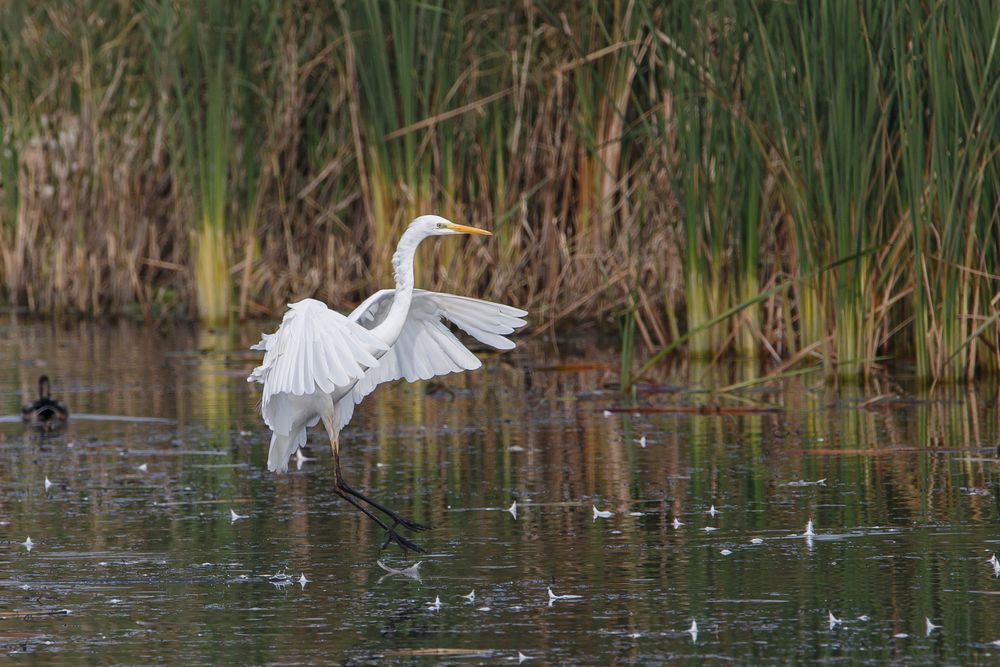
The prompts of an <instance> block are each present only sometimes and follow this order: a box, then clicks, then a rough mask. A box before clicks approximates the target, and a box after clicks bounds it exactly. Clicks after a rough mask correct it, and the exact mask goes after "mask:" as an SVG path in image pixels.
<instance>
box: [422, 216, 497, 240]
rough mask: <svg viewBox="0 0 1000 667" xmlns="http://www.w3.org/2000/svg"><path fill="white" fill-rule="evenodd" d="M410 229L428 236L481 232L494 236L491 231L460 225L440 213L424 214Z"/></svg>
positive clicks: (484, 234)
mask: <svg viewBox="0 0 1000 667" xmlns="http://www.w3.org/2000/svg"><path fill="white" fill-rule="evenodd" d="M410 229H414V230H417V231H420V232H423V234H425V235H427V236H445V235H447V234H481V235H483V236H492V233H491V232H488V231H486V230H485V229H479V228H478V227H466V226H465V225H458V224H455V223H454V222H452V221H451V220H447V219H445V218H442V217H441V216H440V215H422V216H420V217H419V218H416V219H415V220H414V221H413V222H411V223H410Z"/></svg>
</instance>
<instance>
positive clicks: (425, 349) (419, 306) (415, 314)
mask: <svg viewBox="0 0 1000 667" xmlns="http://www.w3.org/2000/svg"><path fill="white" fill-rule="evenodd" d="M394 294H395V293H394V291H393V290H381V291H379V292H376V293H375V294H373V295H372V296H370V297H369V298H368V299H366V300H365V301H364V302H363V303H362V304H361V305H360V306H358V307H357V308H356V309H355V310H354V312H352V313H351V314H350V315H349V316H348V319H350V320H351V321H352V322H357V323H359V324H360V325H362V326H363V327H365V328H366V329H373V328H374V327H376V326H378V325H379V324H380V323H381V322H382V321H383V320H384V319H385V317H386V315H387V314H388V312H389V308H390V307H391V306H392V301H393V297H394ZM527 314H528V313H527V312H525V311H523V310H521V309H519V308H514V307H512V306H506V305H504V304H500V303H493V302H492V301H483V300H482V299H473V298H471V297H466V296H458V295H455V294H444V293H442V292H428V291H426V290H420V289H415V290H413V300H412V301H411V303H410V311H409V313H407V316H406V322H405V324H404V325H403V329H402V331H401V332H400V334H399V338H398V339H397V340H396V343H395V344H394V345H393V346H392V347H390V348H389V351H388V352H386V353H385V354H384V355H383V356H382V357H380V358H379V365H378V367H377V368H371V369H369V370H368V371H367V372H366V373H365V375H364V377H363V378H361V379H360V380H359V381H358V383H357V384H356V385H354V389H353V390H352V391H351V395H350V396H349V397H345V398H344V399H343V400H342V402H341V404H342V405H343V404H345V403H347V402H348V401H349V400H351V399H353V403H355V404H357V403H360V402H361V399H363V398H364V397H365V396H367V395H368V394H370V393H371V392H372V391H373V390H374V389H375V387H377V386H378V385H380V384H382V383H383V382H390V381H392V380H398V379H400V378H405V379H406V380H407V381H410V382H413V381H415V380H429V379H430V378H432V377H434V376H436V375H444V374H446V373H458V372H461V371H464V370H474V369H476V368H479V367H480V366H481V365H482V362H481V361H479V359H478V358H477V357H476V355H474V354H472V352H470V351H469V349H468V348H466V347H465V345H463V344H462V342H461V341H460V340H458V338H456V337H455V334H453V333H452V332H451V330H450V329H449V328H448V327H447V326H446V325H445V323H444V320H448V321H450V322H452V323H454V324H455V326H457V327H458V328H459V329H461V330H462V331H464V332H465V333H467V334H469V335H470V336H472V337H473V338H475V339H476V340H478V341H479V342H481V343H485V344H486V345H489V346H491V347H494V348H497V349H499V350H509V349H511V348H513V347H514V343H513V342H512V341H510V340H509V339H507V338H504V336H505V335H508V334H511V333H513V332H514V330H515V329H518V328H520V327H522V326H524V325H525V324H526V322H525V321H524V320H523V319H522V318H523V317H524V316H525V315H527ZM350 407H351V408H353V406H350ZM345 408H347V406H346V405H343V407H341V408H340V409H339V410H338V412H339V413H340V414H342V415H345V416H346V420H342V421H343V422H344V423H345V424H346V421H347V420H349V419H350V412H352V411H353V410H348V409H345Z"/></svg>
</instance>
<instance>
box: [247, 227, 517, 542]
mask: <svg viewBox="0 0 1000 667" xmlns="http://www.w3.org/2000/svg"><path fill="white" fill-rule="evenodd" d="M450 234H485V235H488V234H489V232H485V231H484V230H480V229H476V228H473V227H465V226H463V225H456V224H454V223H452V222H450V221H448V220H445V219H444V218H441V217H438V216H421V217H419V218H417V219H416V220H414V221H413V222H412V223H411V224H410V226H409V227H408V228H407V230H406V232H405V233H404V234H403V237H402V238H401V239H400V242H399V246H398V247H397V249H396V253H395V254H394V255H393V259H392V263H393V267H394V269H395V279H396V288H395V289H393V290H381V291H379V292H376V293H375V294H373V295H372V296H371V297H369V298H368V299H366V300H365V301H364V302H363V303H362V304H361V305H359V306H358V307H357V308H356V309H355V310H354V311H353V312H352V313H351V314H350V315H349V316H346V317H345V316H344V315H341V314H340V313H338V312H336V311H334V310H331V309H329V308H328V307H327V306H326V305H325V304H323V303H322V302H320V301H317V300H315V299H304V300H302V301H299V302H297V303H293V304H290V305H289V310H288V312H287V313H285V316H284V319H283V320H282V322H281V326H279V327H278V330H277V331H276V332H274V333H273V334H270V335H268V334H264V336H263V337H262V339H261V341H260V343H258V344H257V345H255V346H254V347H253V348H252V349H255V350H262V351H263V352H264V360H263V362H262V363H261V365H260V366H258V367H257V368H256V369H254V371H253V372H252V373H251V374H250V377H248V378H247V380H248V381H249V382H259V383H261V384H263V385H264V388H263V393H262V397H261V414H262V415H263V417H264V422H265V423H266V424H267V425H268V427H270V429H271V431H272V434H271V447H270V450H269V452H268V469H269V470H272V471H285V470H287V468H288V459H289V458H290V457H291V456H293V455H294V454H295V452H296V451H297V450H298V448H299V447H301V446H302V445H304V444H305V441H306V429H307V428H309V427H311V426H315V425H316V424H317V423H318V422H319V421H320V420H322V421H323V422H324V426H325V427H326V430H327V432H328V435H329V436H330V443H331V447H332V449H333V455H334V464H335V471H336V479H337V492H338V493H339V494H340V495H341V496H342V497H344V498H345V499H346V500H348V501H349V502H351V503H352V504H354V505H355V506H356V507H358V508H359V509H361V510H362V511H363V512H365V514H367V515H368V516H369V517H370V518H372V519H374V520H375V521H376V522H377V523H379V525H381V526H382V527H383V528H386V530H387V532H388V534H389V536H388V539H389V541H394V542H396V543H397V544H400V545H401V546H403V547H404V548H413V549H417V548H418V547H416V545H414V544H412V543H411V542H409V541H408V540H406V539H405V538H401V537H400V536H399V535H398V534H396V532H395V530H394V526H393V527H389V526H387V525H386V524H384V523H382V521H380V520H379V519H378V518H377V517H376V516H375V515H374V514H372V513H371V512H370V511H369V510H368V508H366V507H364V506H362V505H360V504H358V503H357V501H356V500H355V499H360V500H363V501H364V502H366V503H368V504H369V505H371V506H373V507H375V508H376V509H378V510H380V511H382V512H383V513H385V514H387V515H388V516H390V517H391V518H392V519H394V521H395V522H396V523H401V524H403V525H404V526H406V527H408V528H413V529H422V528H424V527H423V526H420V525H419V524H415V523H413V522H411V521H407V520H405V519H402V517H399V516H398V515H397V514H395V513H394V512H392V511H391V510H388V509H386V508H384V507H382V506H381V505H379V504H378V503H376V502H374V501H372V500H370V499H368V498H365V497H364V496H362V495H361V494H360V493H358V492H356V491H354V490H353V489H351V488H350V487H349V486H347V484H346V483H344V482H343V479H342V477H341V475H340V459H339V434H340V431H341V429H343V428H344V427H345V426H346V425H347V423H348V422H349V421H350V420H351V416H352V415H353V413H354V406H355V405H356V404H358V403H360V402H361V401H362V400H363V399H364V398H365V396H367V395H368V394H370V393H371V392H372V391H374V389H375V388H376V387H377V386H378V385H380V384H382V383H384V382H391V381H393V380H399V379H405V380H407V381H408V382H413V381H416V380H428V379H430V378H432V377H435V376H438V375H444V374H446V373H457V372H461V371H464V370H474V369H476V368H479V367H480V366H481V365H482V363H481V362H480V361H479V359H478V358H477V357H476V356H475V355H474V354H472V352H470V351H469V349H468V348H466V347H465V345H464V344H462V342H461V341H460V340H459V339H458V338H457V337H456V336H455V334H454V333H452V331H451V330H450V329H449V328H448V326H447V323H448V322H450V323H452V324H454V325H455V326H456V327H458V328H459V329H460V330H462V331H464V332H465V333H467V334H469V335H470V336H472V337H473V338H475V339H476V340H478V341H480V342H481V343H483V344H486V345H489V346H491V347H494V348H496V349H499V350H509V349H512V348H513V347H514V343H513V342H512V341H510V340H509V339H507V338H505V336H507V335H509V334H511V333H513V332H514V331H515V330H516V329H518V328H520V327H522V326H524V325H525V320H524V319H522V318H523V317H524V316H525V315H527V313H526V312H525V311H523V310H520V309H518V308H514V307H512V306H506V305H503V304H499V303H493V302H490V301H483V300H481V299H474V298H471V297H466V296H458V295H455V294H445V293H440V292H428V291H425V290H418V289H414V287H413V255H414V253H415V251H416V248H417V245H419V243H420V242H421V241H422V240H423V239H424V238H427V237H428V236H435V235H450ZM345 494H346V495H345Z"/></svg>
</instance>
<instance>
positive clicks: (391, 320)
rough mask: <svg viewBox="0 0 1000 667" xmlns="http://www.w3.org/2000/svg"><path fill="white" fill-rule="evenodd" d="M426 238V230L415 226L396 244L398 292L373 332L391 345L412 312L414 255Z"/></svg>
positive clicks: (394, 274)
mask: <svg viewBox="0 0 1000 667" xmlns="http://www.w3.org/2000/svg"><path fill="white" fill-rule="evenodd" d="M425 238H427V234H426V233H425V232H422V231H418V230H416V229H413V228H409V229H407V230H406V232H404V233H403V236H402V238H400V239H399V245H397V246H396V252H395V253H394V254H393V256H392V270H393V276H394V277H395V279H396V294H395V296H394V298H393V300H392V307H391V308H389V314H388V315H387V316H386V318H385V320H383V321H382V323H381V324H379V325H378V326H377V327H375V328H374V329H372V333H373V334H375V335H376V336H378V337H379V338H380V339H381V340H382V341H383V342H385V344H386V345H389V346H390V347H391V346H392V345H393V344H394V343H395V342H396V339H397V338H399V334H400V332H401V331H402V330H403V325H404V324H406V316H407V314H408V313H409V312H410V302H411V301H412V300H413V255H414V254H415V253H416V252H417V246H418V245H420V242H421V241H423V240H424V239H425Z"/></svg>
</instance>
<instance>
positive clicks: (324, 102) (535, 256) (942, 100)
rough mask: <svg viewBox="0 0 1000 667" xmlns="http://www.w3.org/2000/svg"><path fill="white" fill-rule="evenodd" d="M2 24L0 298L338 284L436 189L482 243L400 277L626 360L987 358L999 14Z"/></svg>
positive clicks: (221, 304) (106, 300)
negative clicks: (527, 316) (601, 342)
mask: <svg viewBox="0 0 1000 667" xmlns="http://www.w3.org/2000/svg"><path fill="white" fill-rule="evenodd" d="M0 41H2V43H0V47H2V48H0V58H2V60H3V62H2V67H0V122H2V123H3V132H2V135H0V144H2V146H0V148H2V152H0V179H2V181H0V198H2V199H3V202H2V205H0V216H2V218H0V249H2V250H0V280H2V281H3V282H4V284H5V286H6V292H7V294H8V299H9V301H10V303H11V304H12V305H14V306H17V307H25V308H27V309H28V310H31V311H36V312H58V311H68V312H78V313H101V312H129V311H135V312H137V313H140V314H142V315H143V316H145V317H147V318H150V319H154V318H157V317H170V316H176V315H187V316H197V317H200V318H203V319H207V320H217V319H220V318H222V319H224V318H225V317H227V316H228V315H230V314H231V313H233V312H238V313H239V314H240V316H241V317H250V316H259V315H274V314H276V313H278V312H280V310H281V308H282V307H283V304H284V303H286V302H287V300H289V299H292V298H297V297H301V296H307V295H313V296H317V297H319V298H323V299H326V300H328V301H330V302H331V303H332V304H333V305H335V306H338V307H347V306H349V305H350V304H352V303H354V302H356V301H357V300H358V299H359V298H361V297H362V296H363V295H364V293H365V292H366V291H367V290H369V289H372V288H375V287H377V286H380V285H381V284H384V283H385V281H386V279H387V278H388V258H389V256H390V255H391V252H392V249H393V247H394V245H395V241H396V238H397V237H398V235H399V233H400V231H401V229H402V228H403V226H404V225H405V224H406V222H407V221H408V220H409V219H410V218H411V217H413V216H414V215H416V214H419V213H424V212H428V211H436V212H441V213H443V214H445V215H448V216H451V217H453V218H454V219H457V220H461V221H463V222H467V223H471V224H479V225H483V226H487V227H490V228H492V229H493V230H494V231H495V232H496V236H495V238H494V239H492V240H491V242H489V243H483V242H481V241H480V242H476V241H475V240H473V241H467V242H459V241H456V240H446V241H443V242H440V243H436V244H428V247H427V248H426V249H424V250H423V251H422V254H421V256H420V258H419V272H420V273H419V280H420V282H421V284H422V285H426V286H427V287H429V288H432V289H450V290H454V291H460V292H475V293H478V294H484V295H487V296H490V297H493V298H503V299H505V300H511V301H515V302H517V303H520V304H522V305H525V306H527V307H528V308H529V309H530V310H531V311H532V313H533V318H534V320H535V321H536V322H537V323H539V324H545V323H549V322H560V321H566V320H575V321H596V322H599V323H607V324H612V323H614V322H618V323H619V324H620V326H621V334H622V339H623V341H624V344H623V352H624V354H623V361H624V363H623V369H622V374H623V377H624V378H626V379H634V377H635V376H634V374H633V371H634V370H635V368H634V366H635V365H637V364H639V363H642V362H643V361H644V360H648V359H651V358H657V359H658V358H661V357H666V356H668V355H667V354H666V353H665V352H664V353H663V354H658V353H659V352H661V351H666V350H672V349H674V348H675V347H676V344H677V343H678V342H680V341H683V342H684V343H685V345H686V348H685V349H686V352H687V353H688V354H690V355H694V356H700V357H704V358H706V359H708V360H709V361H711V360H713V359H718V358H719V357H720V356H721V355H724V354H727V353H735V354H738V355H743V356H750V357H752V356H754V355H762V356H764V357H766V358H769V359H771V360H773V361H774V362H775V363H781V364H787V363H789V362H792V363H794V362H808V363H810V364H814V363H822V364H824V365H825V368H826V369H827V372H828V374H829V375H830V376H831V377H834V376H836V377H839V378H841V379H845V380H846V379H850V378H867V377H870V376H871V374H872V373H873V372H874V371H876V370H877V369H879V368H880V367H881V362H880V361H879V359H881V358H884V357H886V356H891V357H894V358H895V359H899V360H903V361H912V363H913V364H914V367H915V369H916V372H917V373H918V374H919V375H921V376H922V377H925V378H928V379H939V380H957V379H962V378H965V379H968V378H972V377H974V376H975V375H976V374H978V373H982V372H986V371H990V372H992V371H996V370H998V369H1000V324H998V321H1000V318H998V317H997V315H996V313H997V312H998V308H1000V305H998V303H997V302H996V298H995V294H996V286H997V273H996V270H995V265H996V263H997V260H998V257H997V255H998V250H1000V248H998V240H1000V230H998V222H1000V221H998V217H1000V204H998V199H1000V197H998V194H997V193H998V192H1000V167H998V155H997V153H998V146H1000V123H998V111H997V108H998V105H1000V99H998V96H1000V55H998V54H997V50H998V49H997V43H998V41H1000V7H998V6H996V4H995V3H936V4H932V5H928V4H927V3H920V2H916V1H915V0H914V1H912V2H910V1H903V2H898V3H860V4H859V3H845V2H835V1H833V0H820V1H819V2H814V3H804V4H802V3H774V2H763V1H761V2H754V3H744V2H736V1H735V0H720V1H719V2H713V3H702V2H694V1H693V0H691V1H685V2H675V3H667V4H664V3H654V2H649V1H648V0H593V1H592V2H589V3H585V4H580V5H573V6H570V5H565V4H563V3H549V2H536V3H522V4H519V5H517V6H516V7H515V8H512V9H498V8H496V7H495V6H493V5H491V4H487V3H481V2H475V1H473V0H465V1H464V2H457V3H445V2H440V1H438V0H432V1H430V2H398V3H397V2H384V1H381V0H362V1H360V2H353V3H339V4H331V3H320V2H312V1H310V0H302V1H301V2H297V3H295V4H294V5H288V6H281V5H277V4H274V3H260V2H255V1H253V0H241V1H240V2H235V3H229V2H226V3H223V2H209V3H202V4H198V5H190V6H189V5H185V4H177V3H173V2H166V1H164V0H147V1H146V2H143V3H139V4H137V3H134V2H129V1H128V0H89V1H88V2H84V3H76V4H68V5H64V6H55V7H51V6H47V7H42V6H41V5H40V4H38V3H28V2H20V1H17V0H14V1H12V2H8V3H4V4H2V5H0ZM237 295H238V300H237ZM630 375H632V377H631V378H630V377H629V376H630Z"/></svg>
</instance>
